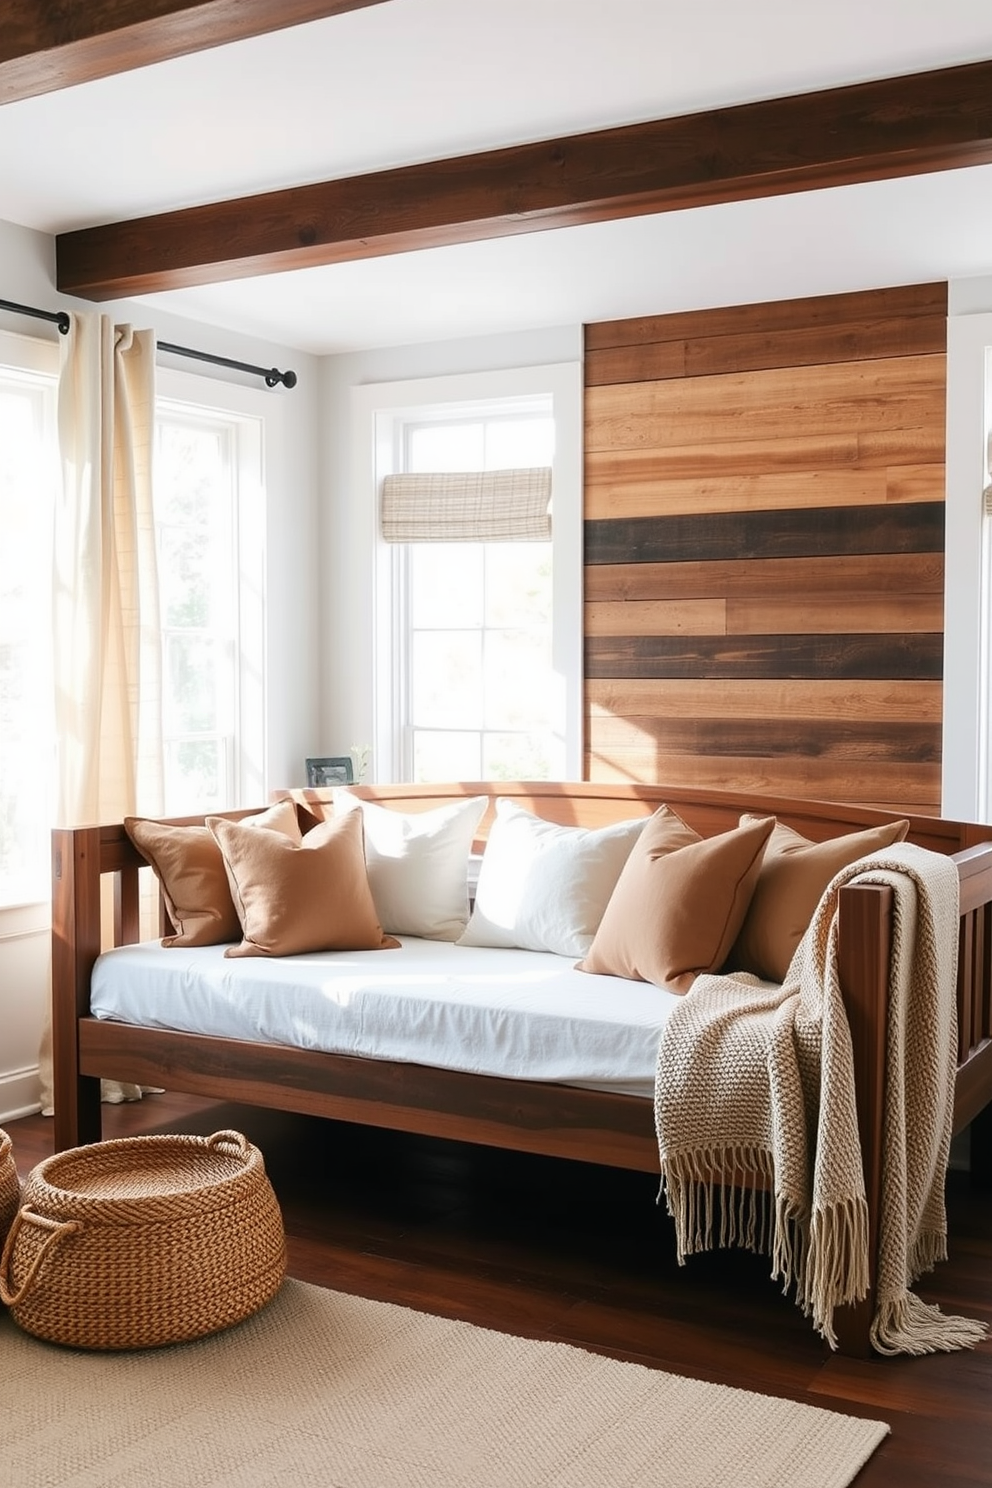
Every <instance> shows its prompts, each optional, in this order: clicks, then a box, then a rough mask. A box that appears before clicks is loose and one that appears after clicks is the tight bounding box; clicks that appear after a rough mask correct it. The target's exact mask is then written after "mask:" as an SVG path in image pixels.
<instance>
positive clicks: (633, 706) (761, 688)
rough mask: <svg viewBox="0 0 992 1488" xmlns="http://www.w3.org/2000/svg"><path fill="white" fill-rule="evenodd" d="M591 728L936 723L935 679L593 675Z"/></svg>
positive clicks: (939, 690) (938, 691)
mask: <svg viewBox="0 0 992 1488" xmlns="http://www.w3.org/2000/svg"><path fill="white" fill-rule="evenodd" d="M584 696H585V706H586V709H587V712H588V715H589V725H588V726H589V727H590V728H593V727H595V726H596V723H595V720H596V718H597V716H604V715H612V716H616V717H620V718H624V717H629V718H641V717H666V718H673V719H674V718H689V719H692V718H711V719H748V718H764V719H766V720H768V721H769V722H773V721H785V722H789V721H797V720H800V719H813V720H816V719H820V720H824V721H827V720H837V721H845V722H846V721H855V720H859V719H860V720H865V721H873V722H875V723H877V724H878V725H879V726H883V725H884V724H886V723H893V724H896V723H913V722H919V723H928V724H940V723H941V720H942V718H943V706H942V701H943V687H942V685H941V683H939V682H913V681H898V680H893V679H892V678H888V679H886V680H884V681H878V682H870V681H847V680H845V681H833V680H829V679H825V678H822V677H821V678H814V679H806V680H803V679H798V680H796V679H786V680H770V681H769V680H764V679H761V678H751V677H749V678H730V679H727V680H724V681H721V683H720V685H719V687H714V686H713V683H712V682H710V681H708V680H706V679H705V678H699V677H690V678H680V677H664V678H661V677H658V678H654V677H652V678H633V679H629V680H628V679H624V680H616V679H610V678H605V679H594V678H590V679H589V680H587V681H586V683H585V688H584Z"/></svg>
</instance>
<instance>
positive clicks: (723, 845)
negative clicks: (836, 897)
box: [578, 806, 774, 992]
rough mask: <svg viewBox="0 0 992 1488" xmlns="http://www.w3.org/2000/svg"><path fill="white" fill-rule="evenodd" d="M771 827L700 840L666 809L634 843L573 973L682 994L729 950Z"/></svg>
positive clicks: (767, 823) (759, 825)
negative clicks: (658, 986) (652, 984)
mask: <svg viewBox="0 0 992 1488" xmlns="http://www.w3.org/2000/svg"><path fill="white" fill-rule="evenodd" d="M773 826H774V820H773V819H772V818H766V819H762V820H759V821H757V822H755V823H753V824H750V825H747V826H741V827H734V828H733V829H732V830H731V831H729V832H722V833H720V835H719V836H716V837H700V836H699V834H698V832H694V831H693V829H692V828H691V827H689V826H687V825H686V823H685V822H684V821H682V819H681V817H679V816H677V815H676V813H675V812H674V811H672V810H671V808H670V807H668V806H661V807H659V809H658V810H657V811H656V812H655V814H654V816H652V817H650V818H649V820H648V822H647V825H646V826H645V828H644V830H643V832H642V833H641V835H640V837H639V838H638V840H637V841H636V842H635V843H634V846H633V848H632V849H631V852H630V856H629V857H628V859H627V861H626V863H625V864H624V867H623V869H622V871H621V873H620V877H619V879H618V880H617V886H616V888H615V889H614V890H613V894H612V896H611V898H610V901H609V903H608V904H607V906H606V910H605V912H604V914H603V918H602V920H601V921H600V925H599V929H598V930H597V932H596V935H595V938H594V939H593V943H592V945H591V946H590V948H589V951H588V953H587V954H586V956H585V957H584V959H583V960H582V961H580V962H579V963H578V970H579V971H592V972H600V973H603V974H605V975H607V976H622V977H630V978H632V979H634V980H635V981H642V982H656V983H658V984H663V985H664V986H666V987H667V988H669V989H670V990H671V991H673V992H688V990H689V988H690V987H691V986H692V983H693V981H694V980H695V978H696V977H697V976H698V975H699V974H700V973H701V972H704V971H716V970H717V968H718V967H719V966H721V965H722V963H723V960H724V958H725V957H726V954H727V951H728V950H729V949H730V947H731V946H732V945H733V943H734V939H735V937H736V935H737V933H738V931H739V930H740V927H741V924H742V923H743V920H744V915H745V913H746V911H747V907H748V904H749V903H750V901H751V894H752V892H753V889H754V885H755V884H756V883H757V880H758V870H759V868H760V867H761V859H762V855H763V854H764V851H765V844H766V843H767V841H768V838H769V837H770V836H771V832H772V827H773Z"/></svg>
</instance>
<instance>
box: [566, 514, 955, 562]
mask: <svg viewBox="0 0 992 1488" xmlns="http://www.w3.org/2000/svg"><path fill="white" fill-rule="evenodd" d="M584 531H585V562H586V564H587V565H595V564H601V563H610V564H627V563H686V562H689V563H712V562H721V561H731V560H732V561H735V562H741V561H742V560H744V559H758V558H827V557H829V558H833V557H842V556H849V555H853V554H866V553H940V552H943V548H944V503H943V502H942V501H917V502H906V503H899V504H897V505H894V506H862V507H837V506H818V507H817V506H814V507H804V508H792V509H784V510H778V511H749V512H708V513H706V515H705V516H703V517H697V516H693V515H684V514H678V515H674V516H658V517H612V518H607V519H605V520H603V521H595V522H588V521H587V522H586V523H585V524H584Z"/></svg>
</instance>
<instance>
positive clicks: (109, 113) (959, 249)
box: [0, 0, 992, 354]
mask: <svg viewBox="0 0 992 1488" xmlns="http://www.w3.org/2000/svg"><path fill="white" fill-rule="evenodd" d="M989 58H992V4H990V3H989V0H872V3H871V4H866V3H865V0H388V3H386V4H382V5H373V6H371V7H369V8H367V9H364V10H360V11H354V12H351V13H349V14H346V15H344V16H337V17H333V18H330V19H328V20H326V21H319V22H313V23H311V24H309V25H306V26H300V27H295V28H293V29H290V30H286V31H282V32H277V33H274V34H272V35H269V36H265V37H259V38H257V39H255V40H252V41H246V42H239V43H237V44H236V45H232V46H226V47H221V48H217V49H215V50H212V51H208V52H202V53H199V54H196V55H194V56H191V57H184V58H178V59H176V60H174V61H171V62H166V63H162V64H160V65H157V66H155V67H149V68H144V69H141V70H139V71H137V72H133V73H129V74H123V75H121V76H118V77H114V78H107V79H104V80H101V81H98V82H94V83H88V84H85V85H84V86H81V87H77V88H70V89H66V90H64V91H63V92H60V93H52V94H47V95H44V96H42V97H39V98H32V99H28V100H26V101H24V102H22V103H14V104H7V105H5V106H4V107H3V108H0V218H3V219H5V220H7V221H9V222H13V223H17V224H20V225H23V226H27V227H32V228H37V229H40V230H42V231H44V232H47V233H57V232H62V231H67V230H71V229H74V228H79V227H88V226H92V225H94V224H97V223H100V222H107V221H117V220H121V219H124V218H128V217H136V216H143V215H146V214H149V213H153V212H159V211H166V210H169V209H172V208H176V207H184V206H189V205H193V204H196V203H200V202H209V201H213V200H218V199H221V198H224V197H232V196H242V195H250V194H251V193H253V192H258V191H265V190H271V189H276V188H279V187H282V186H290V185H296V184H302V183H305V182H310V181H320V180H328V179H332V178H334V177H337V176H347V175H352V174H356V173H360V172H367V171H373V170H377V169H382V168H385V167H389V166H395V165H404V164H410V163H413V162H416V161H421V160H428V159H435V158H443V157H444V156H450V155H458V154H465V153H469V152H472V151H476V150H483V149H491V148H496V147H498V146H501V145H506V144H514V143H520V142H523V141H526V140H532V139H541V138H550V137H554V136H556V135H563V134H571V133H577V132H581V131H585V130H589V129H597V128H606V127H608V126H611V125H615V124H626V123H634V122H637V121H639V120H644V119H651V118H661V117H664V116H667V115H676V114H682V113H687V112H691V111H694V110H700V109H709V108H712V107H715V106H717V105H722V104H735V103H742V102H746V101H749V100H751V99H757V98H765V97H776V96H780V95H785V94H789V93H799V92H806V91H810V90H812V89H816V88H822V87H830V86H833V85H836V84H843V83H851V82H858V81H861V80H864V79H868V78H874V77H885V76H893V75H896V74H900V73H912V72H917V71H924V70H927V69H929V68H933V67H943V66H953V65H956V64H958V63H962V62H970V61H978V60H983V59H989ZM985 274H992V166H983V167H976V168H974V169H971V170H964V171H951V172H942V173H937V174H933V175H928V176H922V177H916V178H912V179H907V180H898V181H884V182H879V183H876V184H869V185H859V186H850V187H843V188H838V189H835V190H831V191H817V192H804V193H799V194H795V195H792V196H787V197H781V198H776V199H766V200H762V201H753V202H740V203H732V204H727V205H722V206H715V207H706V208H701V209H696V210H694V211H682V212H672V213H664V214H660V215H657V216H653V217H644V218H636V219H632V220H628V221H624V222H606V223H600V224H596V225H591V226H587V227H577V228H563V229H558V230H555V231H550V232H541V233H534V234H531V235H525V236H519V237H512V238H506V239H501V240H498V241H492V242H484V243H471V244H466V245H463V246H459V247H452V248H439V249H432V250H429V251H423V252H416V253H409V254H401V255H396V256H392V257H384V258H378V259H367V260H364V261H362V262H357V263H346V264H340V265H335V266H331V267H328V268H317V269H307V270H302V271H297V272H294V273H289V274H277V275H270V276H263V277H258V278H254V279H243V280H237V281H231V282H228V283H225V284H218V285H212V286H205V287H201V288H196V289H187V290H176V291H172V292H170V293H167V294H158V295H149V296H147V297H146V303H148V304H149V305H152V306H156V305H157V306H160V307H162V308H163V309H168V310H169V311H171V312H172V313H174V314H177V315H181V316H186V317H189V318H191V319H194V320H198V321H203V322H206V323H208V324H214V325H218V326H224V327H228V328H230V329H234V330H242V331H246V332H249V333H251V334H253V335H257V336H259V337H261V338H264V339H266V340H269V341H274V342H277V343H280V344H282V345H285V346H289V347H293V348H296V349H298V350H300V351H308V352H313V353H317V354H323V353H329V352H336V351H347V350H355V349H359V348H362V347H373V346H382V345H395V344H401V343H406V342H414V341H426V340H438V339H448V338H450V337H457V336H468V335H476V334H484V333H488V332H495V331H508V330H518V329H524V328H527V327H539V326H552V325H563V324H575V323H578V322H582V321H593V320H608V319H614V318H619V317H623V316H631V315H643V314H659V313H664V312H666V311H670V310H681V309H689V308H694V307H703V306H708V305H719V304H733V303H746V302H748V301H752V300H764V299H779V298H788V297H792V296H796V295H806V294H819V293H832V292H837V291H842V290H848V289H857V288H868V287H873V286H877V285H882V284H904V283H914V282H921V281H926V280H931V279H944V278H970V277H974V276H979V275H985ZM3 293H4V288H3V285H2V276H0V295H2V294H3Z"/></svg>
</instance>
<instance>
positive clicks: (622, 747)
mask: <svg viewBox="0 0 992 1488" xmlns="http://www.w3.org/2000/svg"><path fill="white" fill-rule="evenodd" d="M586 736H587V739H588V743H589V748H590V751H591V752H592V753H602V754H606V755H609V754H611V753H613V752H615V751H618V750H619V751H636V750H643V749H644V748H645V747H647V746H648V745H649V744H653V747H654V748H655V749H656V750H657V752H658V754H659V755H661V756H664V757H666V758H669V757H671V756H673V755H677V754H698V755H705V756H708V757H713V756H720V755H727V756H735V755H736V756H741V757H745V756H756V757H758V758H764V759H779V758H782V757H785V758H786V759H791V758H797V759H799V758H801V759H818V760H831V761H835V762H836V761H841V760H846V761H848V762H851V761H855V760H856V761H864V762H865V763H867V764H869V765H872V766H875V765H880V764H882V763H883V762H884V761H889V762H892V763H896V764H900V763H907V764H939V763H940V759H941V726H940V724H939V723H917V722H915V721H913V722H909V723H879V722H878V721H877V720H875V719H858V720H852V719H846V718H845V719H827V720H824V719H822V718H785V719H780V720H774V719H768V718H669V717H667V716H665V715H660V716H656V717H649V716H645V715H644V714H634V715H631V714H627V715H625V716H624V717H620V716H618V715H617V714H612V713H602V712H595V713H590V715H589V719H588V724H587V734H586Z"/></svg>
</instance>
